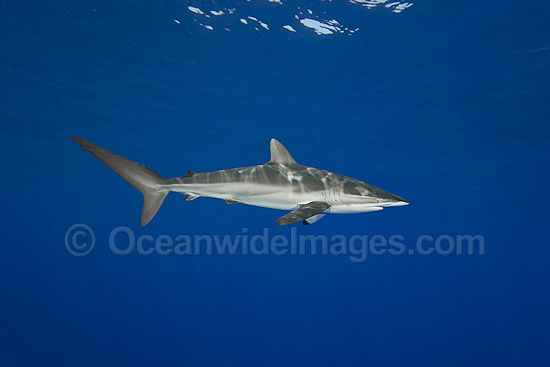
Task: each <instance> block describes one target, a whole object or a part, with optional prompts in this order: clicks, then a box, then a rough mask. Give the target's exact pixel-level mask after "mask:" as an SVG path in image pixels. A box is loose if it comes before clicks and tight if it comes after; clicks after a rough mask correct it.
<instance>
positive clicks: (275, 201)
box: [170, 183, 323, 210]
mask: <svg viewBox="0 0 550 367" xmlns="http://www.w3.org/2000/svg"><path fill="white" fill-rule="evenodd" d="M170 190H171V191H175V192H180V193H185V194H192V195H197V196H203V197H210V198H215V199H222V200H232V201H238V202H241V203H243V204H247V205H252V206H258V207H263V208H270V209H280V210H294V209H296V208H297V207H298V205H299V204H305V203H310V202H312V201H323V196H322V195H321V194H320V193H319V192H317V193H316V192H312V193H297V192H294V191H293V189H292V188H291V187H290V186H289V187H280V186H268V185H257V184H251V183H224V184H205V185H173V186H171V187H170Z"/></svg>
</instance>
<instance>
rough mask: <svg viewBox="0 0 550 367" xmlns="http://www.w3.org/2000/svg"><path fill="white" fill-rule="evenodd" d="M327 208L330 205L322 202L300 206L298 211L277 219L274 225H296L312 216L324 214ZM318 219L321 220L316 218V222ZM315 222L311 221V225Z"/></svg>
mask: <svg viewBox="0 0 550 367" xmlns="http://www.w3.org/2000/svg"><path fill="white" fill-rule="evenodd" d="M328 208H330V204H328V203H326V202H324V201H312V202H311V203H307V204H300V207H299V208H298V209H296V210H294V211H292V212H290V213H288V214H287V215H284V216H282V217H281V218H279V219H277V222H276V223H277V225H278V226H284V225H287V224H293V223H298V222H301V221H303V220H306V219H308V218H311V217H313V216H316V215H317V214H320V213H322V212H324V211H325V210H327V209H328ZM318 219H321V217H318V218H317V219H316V220H318ZM316 220H312V221H311V223H313V222H315V221H316Z"/></svg>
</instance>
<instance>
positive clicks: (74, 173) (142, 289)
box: [0, 0, 550, 366]
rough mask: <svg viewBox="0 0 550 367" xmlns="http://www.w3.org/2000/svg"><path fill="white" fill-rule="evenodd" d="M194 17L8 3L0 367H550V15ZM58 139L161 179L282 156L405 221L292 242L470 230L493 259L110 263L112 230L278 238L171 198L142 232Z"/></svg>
mask: <svg viewBox="0 0 550 367" xmlns="http://www.w3.org/2000/svg"><path fill="white" fill-rule="evenodd" d="M205 4H207V5H208V4H210V6H211V7H212V5H211V2H205ZM218 4H219V6H218V8H221V7H223V5H224V4H220V3H218ZM234 4H237V5H234ZM306 4H312V5H311V7H312V8H313V9H315V7H316V6H318V7H320V6H323V7H326V6H329V5H330V4H327V3H322V4H321V3H320V4H315V3H306ZM187 5H195V6H197V5H199V6H202V5H203V4H202V3H200V2H195V3H187V2H184V1H163V2H152V1H131V2H128V1H119V2H115V1H94V2H79V1H72V2H71V1H12V0H3V1H2V2H1V4H0V80H1V83H0V122H1V125H0V131H1V135H0V144H1V153H2V159H1V160H0V162H1V163H0V165H1V166H0V169H1V171H2V180H1V184H0V185H1V186H0V188H1V189H2V191H1V192H2V194H3V195H2V211H0V225H1V229H2V232H1V233H2V244H1V246H0V279H1V281H0V295H1V296H0V364H1V365H5V366H8V365H37V364H40V365H45V364H48V365H68V366H75V365H79V366H83V365H115V364H116V365H136V364H149V365H151V364H154V365H176V364H177V365H184V366H188V365H195V366H196V365H235V366H243V365H277V366H279V365H304V364H305V363H307V364H312V365H313V364H315V365H361V366H364V365H404V364H407V365H425V366H427V365H434V366H441V365H459V366H463V365H510V366H517V365H532V366H535V365H539V366H543V365H544V366H548V365H550V348H549V345H550V331H549V330H550V316H549V313H548V310H549V309H550V297H549V286H550V284H549V270H548V268H549V257H550V249H549V246H550V243H549V236H548V232H547V228H548V226H547V225H548V216H547V211H548V206H549V205H550V200H549V198H548V185H549V177H550V170H549V167H550V155H549V150H550V148H549V145H548V142H549V138H550V126H549V124H548V123H549V121H550V93H549V85H550V84H549V83H550V50H549V48H550V41H549V38H548V35H549V34H550V16H549V15H550V5H549V4H548V2H545V1H529V2H522V3H518V2H517V1H510V0H507V1H481V2H480V1H458V2H457V1H434V0H423V1H422V0H421V1H418V2H416V3H415V5H414V6H413V7H411V8H409V9H407V10H406V11H404V12H403V13H401V14H393V13H391V12H390V11H388V10H387V9H384V8H382V7H380V8H376V9H373V10H370V11H369V10H367V9H364V8H360V7H357V6H352V5H350V4H347V5H344V3H339V4H336V5H334V10H333V14H331V16H333V17H335V18H337V19H338V20H340V21H341V22H342V23H344V24H346V25H347V24H349V25H350V26H357V27H360V31H359V32H358V33H356V34H355V35H354V36H353V37H350V36H339V35H334V36H326V37H319V36H317V35H315V34H314V33H313V32H311V31H307V30H305V29H300V31H299V32H297V33H296V34H292V33H289V32H286V31H283V30H279V29H278V28H277V27H273V28H272V30H271V31H269V32H254V31H252V30H250V29H249V28H244V27H238V26H237V25H238V23H233V24H232V25H231V29H232V32H231V33H229V32H224V31H222V30H221V29H220V28H219V27H217V28H215V30H214V31H208V30H205V29H203V28H201V27H199V26H197V24H196V23H195V22H194V19H195V16H194V14H192V13H190V12H189V11H188V10H187ZM226 5H227V4H226ZM233 5H234V6H235V7H236V8H237V9H239V6H247V9H252V10H254V14H252V15H257V16H260V15H261V16H262V19H265V20H267V21H268V23H270V22H271V23H277V22H279V23H281V24H284V23H286V19H291V16H292V14H293V13H292V9H293V7H292V6H290V5H285V7H279V8H278V5H276V4H269V3H267V1H266V2H260V1H258V2H257V5H255V4H245V2H242V3H235V2H232V6H233ZM297 5H300V4H298V3H297V2H295V3H293V6H294V7H295V6H297ZM285 12H287V13H288V14H286V13H285ZM287 15H290V16H288V17H287ZM278 17H280V18H278ZM283 17H287V18H284V19H283ZM173 19H179V20H180V22H181V24H180V25H178V24H176V23H175V22H173ZM293 24H294V23H293ZM228 26H229V25H228ZM295 28H298V26H295ZM71 135H76V136H82V137H84V138H86V139H89V140H91V141H93V142H95V143H97V144H99V145H101V146H104V147H106V148H108V149H110V150H113V151H115V152H116V153H119V154H121V155H123V156H126V157H128V158H131V159H133V160H136V161H138V162H140V163H143V164H146V165H149V166H151V167H152V168H153V169H155V170H156V171H158V172H160V173H162V174H163V175H165V176H167V177H175V176H181V175H183V174H185V173H186V172H187V170H188V169H193V170H195V171H210V170H216V169H223V168H231V167H236V166H246V165H253V164H259V163H264V162H265V161H267V160H268V157H269V151H268V143H269V139H270V138H271V137H276V138H278V139H279V140H280V141H281V142H283V144H285V145H286V146H287V148H288V149H289V150H290V152H291V153H292V154H293V155H294V157H295V158H296V159H297V160H298V162H300V163H303V164H306V165H311V166H314V167H319V168H324V169H328V170H331V171H335V172H339V173H342V174H346V175H349V176H352V177H356V178H358V179H362V180H365V181H367V182H369V183H371V184H374V185H376V186H379V187H382V188H384V189H386V190H389V191H391V192H394V193H396V194H398V195H400V196H403V197H405V198H406V199H408V200H410V201H411V203H412V204H411V205H410V206H409V207H401V208H390V209H386V210H384V211H383V212H379V213H369V214H359V215H332V216H328V217H326V218H324V219H323V220H322V221H320V222H318V223H317V224H315V225H313V226H308V227H303V226H300V227H298V230H299V233H312V234H327V235H332V234H335V233H343V234H347V235H352V234H369V235H372V234H384V235H390V234H402V235H404V236H405V237H406V238H407V239H410V240H409V241H407V247H408V248H413V247H414V240H415V238H416V237H417V236H419V235H421V234H431V235H433V236H437V235H440V234H449V235H452V236H454V235H457V234H482V235H484V236H485V238H486V248H487V254H486V256H470V257H468V256H454V255H453V256H447V257H444V256H428V257H426V256H424V257H422V256H401V257H392V256H379V257H370V258H369V259H368V260H367V262H366V263H364V264H353V263H351V262H350V261H349V260H348V259H347V258H346V257H321V256H304V257H291V256H283V257H275V256H268V257H255V256H234V257H229V256H214V257H207V256H199V257H178V256H168V257H161V256H157V255H153V256H151V257H142V256H139V255H137V254H133V255H131V256H127V257H118V256H115V255H113V254H112V253H111V252H110V251H109V248H108V241H107V238H108V236H109V233H110V231H111V230H112V229H113V228H114V227H116V226H119V225H126V226H129V227H130V228H132V229H134V230H135V231H136V233H137V234H152V235H155V236H156V235H158V234H163V233H164V234H170V235H175V234H181V233H187V234H196V233H210V234H225V233H228V234H238V233H240V232H241V228H242V227H249V228H250V232H251V233H261V230H262V228H263V227H265V226H268V227H269V228H270V230H271V231H272V232H271V233H273V234H276V233H283V234H284V233H288V231H289V228H276V227H275V225H274V222H275V220H276V219H277V218H278V217H279V216H280V215H282V212H278V211H273V210H268V209H261V208H254V207H247V206H239V205H232V206H228V205H226V204H225V203H223V202H222V201H216V200H211V199H199V200H196V201H193V202H189V203H187V202H184V201H183V196H181V195H175V194H171V195H170V196H169V197H168V198H167V200H166V202H165V204H164V205H163V207H162V208H161V209H160V211H159V214H158V215H157V216H156V217H155V218H154V220H153V221H152V222H151V223H150V224H149V225H148V226H147V227H144V228H141V227H139V216H140V210H141V204H142V203H141V195H140V194H139V193H138V192H137V191H136V190H134V189H133V188H132V187H130V186H129V185H128V184H127V183H126V182H124V181H123V180H122V179H120V178H119V177H118V176H117V175H115V174H114V173H112V172H111V171H110V170H109V169H107V168H106V167H105V166H103V165H101V164H100V163H99V162H97V161H96V160H95V159H93V158H92V157H91V156H89V155H87V154H84V153H82V150H81V149H80V147H79V146H78V145H77V144H76V143H74V142H73V141H72V140H71V139H70V136H71ZM78 222H83V223H86V224H88V225H90V226H91V227H92V228H93V229H94V230H95V232H96V236H97V239H98V242H97V246H96V249H95V250H94V252H93V253H92V254H91V255H90V256H88V257H86V258H74V257H72V256H71V255H69V254H68V253H67V251H66V250H65V247H64V235H65V231H66V230H67V228H68V227H69V226H70V225H72V224H74V223H78Z"/></svg>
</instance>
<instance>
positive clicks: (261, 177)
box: [73, 137, 409, 226]
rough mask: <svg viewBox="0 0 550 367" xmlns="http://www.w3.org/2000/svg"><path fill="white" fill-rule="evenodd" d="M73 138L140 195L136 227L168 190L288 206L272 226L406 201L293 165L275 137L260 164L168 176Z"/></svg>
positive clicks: (229, 200) (153, 211)
mask: <svg viewBox="0 0 550 367" xmlns="http://www.w3.org/2000/svg"><path fill="white" fill-rule="evenodd" d="M73 139H74V140H75V141H76V142H77V143H79V144H80V145H81V146H82V148H83V149H84V151H89V152H90V153H91V154H92V155H93V156H95V157H96V158H97V159H99V160H100V161H102V162H103V163H105V164H106V165H107V166H109V167H110V168H111V169H113V170H114V171H115V172H116V173H118V174H119V175H120V176H122V178H124V179H125V180H126V181H128V182H129V183H130V184H132V185H133V186H134V187H135V188H137V189H138V190H139V191H140V192H141V193H142V194H143V196H144V204H143V211H142V215H141V225H142V226H144V225H146V224H147V223H149V221H150V220H151V219H152V218H153V217H154V216H155V214H156V213H157V211H158V209H159V208H160V206H161V205H162V202H163V201H164V198H165V197H166V195H168V193H169V192H171V191H174V192H178V193H182V194H185V195H187V196H186V200H187V201H190V200H194V199H196V198H198V197H201V196H202V197H211V198H216V199H222V200H226V201H227V203H228V204H237V203H242V204H248V205H254V206H259V207H264V208H271V209H280V210H287V211H291V212H290V213H288V214H286V215H284V216H283V217H281V218H279V219H278V220H277V222H276V223H277V224H278V225H286V224H293V223H297V222H303V224H311V223H314V222H316V221H317V220H319V219H321V218H322V217H324V216H325V214H327V213H341V214H345V213H364V212H372V211H378V210H382V209H384V208H385V207H390V206H402V205H408V204H409V202H408V201H407V200H405V199H402V198H400V197H399V196H396V195H394V194H392V193H389V192H387V191H384V190H382V189H379V188H377V187H375V186H372V185H369V184H367V183H365V182H362V181H359V180H356V179H353V178H350V177H346V176H343V175H340V174H337V173H332V172H329V171H325V170H321V169H317V168H313V167H308V166H304V165H301V164H298V163H297V162H296V161H295V160H294V158H293V157H292V156H291V155H290V153H289V152H288V150H287V149H286V148H285V147H284V146H283V145H282V144H281V143H280V142H279V141H277V140H276V139H272V140H271V143H270V150H271V159H270V160H269V162H267V163H266V164H262V165H258V166H251V167H240V168H232V169H226V170H221V171H214V172H205V173H196V172H193V171H189V172H188V173H187V174H186V175H185V176H183V177H179V178H170V179H167V178H164V177H163V176H161V175H160V174H158V173H156V172H155V171H153V170H151V169H149V168H147V167H145V166H142V165H141V164H139V163H136V162H133V161H131V160H128V159H126V158H123V157H121V156H119V155H116V154H114V153H111V152H109V151H108V150H105V149H103V148H101V147H99V146H97V145H95V144H93V143H90V142H89V141H87V140H84V139H82V138H77V137H73Z"/></svg>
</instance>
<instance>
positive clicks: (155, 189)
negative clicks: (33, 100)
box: [72, 136, 170, 226]
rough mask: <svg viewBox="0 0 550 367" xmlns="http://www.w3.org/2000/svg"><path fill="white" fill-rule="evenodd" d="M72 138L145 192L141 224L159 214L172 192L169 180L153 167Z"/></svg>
mask: <svg viewBox="0 0 550 367" xmlns="http://www.w3.org/2000/svg"><path fill="white" fill-rule="evenodd" d="M72 138H73V140H74V141H76V142H77V143H78V144H80V146H82V148H83V149H84V151H85V152H90V153H91V154H92V155H93V156H94V157H96V158H97V159H99V160H100V161H101V162H103V163H105V164H106V165H107V166H108V167H109V168H111V169H112V170H113V171H115V172H116V173H118V174H119V175H120V176H121V177H122V178H123V179H125V180H126V181H128V182H129V183H130V184H131V185H132V186H134V187H135V188H136V189H138V190H139V191H140V192H141V193H142V194H143V210H142V212H141V225H142V226H144V225H146V224H147V223H149V222H150V221H151V219H153V217H154V216H155V214H157V211H158V210H159V208H160V206H161V205H162V202H163V201H164V198H165V197H166V195H168V193H169V192H170V190H169V189H168V188H166V184H167V183H169V180H168V179H166V178H164V177H163V176H161V175H159V174H158V173H156V172H155V171H153V170H152V169H149V168H147V167H145V166H142V165H141V164H139V163H136V162H134V161H131V160H129V159H126V158H124V157H121V156H119V155H116V154H114V153H111V152H109V151H108V150H105V149H103V148H101V147H99V146H97V145H95V144H93V143H90V142H89V141H87V140H84V139H82V138H77V137H76V136H73V137H72Z"/></svg>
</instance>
